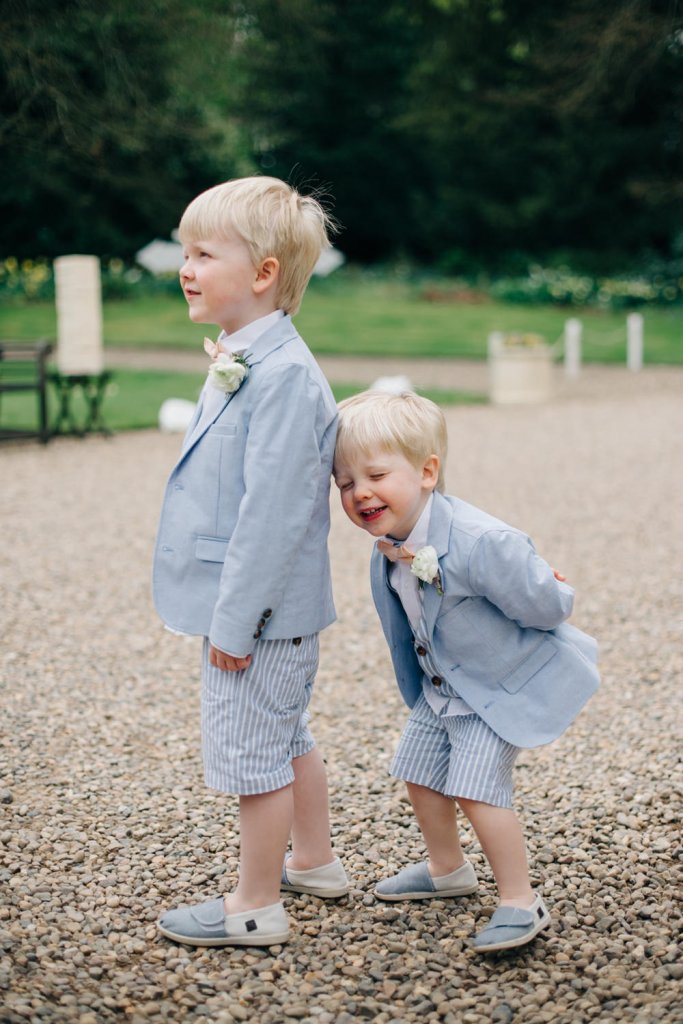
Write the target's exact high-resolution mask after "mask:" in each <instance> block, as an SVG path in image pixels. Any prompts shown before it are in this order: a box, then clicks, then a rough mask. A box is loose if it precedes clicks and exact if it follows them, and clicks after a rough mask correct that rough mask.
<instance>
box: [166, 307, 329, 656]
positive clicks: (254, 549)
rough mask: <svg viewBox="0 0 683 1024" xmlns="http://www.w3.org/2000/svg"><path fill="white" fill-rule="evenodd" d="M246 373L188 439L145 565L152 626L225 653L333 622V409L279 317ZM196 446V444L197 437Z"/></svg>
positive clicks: (323, 384) (255, 348)
mask: <svg viewBox="0 0 683 1024" xmlns="http://www.w3.org/2000/svg"><path fill="white" fill-rule="evenodd" d="M245 359H246V361H247V364H248V365H249V374H248V376H247V378H246V380H245V381H244V382H243V384H242V386H241V387H240V388H239V390H238V391H236V392H234V393H233V394H232V395H226V398H225V401H224V403H222V404H221V405H220V407H219V408H218V410H217V412H216V416H215V417H214V419H213V421H212V422H208V423H206V425H205V429H202V430H200V431H196V429H195V428H196V427H197V425H198V423H199V419H200V414H201V409H200V408H199V409H198V410H197V413H196V414H195V418H194V421H193V422H192V423H191V424H190V427H189V428H188V431H187V434H186V438H185V443H184V446H183V450H182V453H181V455H180V459H179V460H178V462H177V464H176V466H175V467H174V469H173V471H172V473H171V476H170V479H169V481H168V484H167V487H166V494H165V497H164V501H163V506H162V510H161V520H160V523H159V530H158V535H157V543H156V548H155V554H154V569H153V591H154V601H155V605H156V608H157V611H158V613H159V615H160V616H161V618H162V620H163V621H164V622H165V623H166V625H168V626H170V627H171V628H172V629H174V630H179V631H181V632H184V633H191V634H196V635H201V636H208V637H209V639H210V640H211V643H213V644H214V646H216V647H218V648H219V649H220V650H223V651H227V652H229V653H231V654H237V655H247V654H249V653H251V652H252V651H253V649H254V646H255V645H256V643H257V641H258V639H259V638H260V637H261V636H263V637H264V639H287V638H290V637H292V638H293V637H297V636H307V635H309V634H311V633H317V632H318V631H319V630H321V629H323V628H324V627H325V626H328V625H329V624H330V623H331V622H333V621H334V618H335V612H334V604H333V601H332V584H331V580H330V565H329V557H328V551H327V535H328V533H329V528H330V512H329V489H330V474H331V470H332V459H333V455H334V442H335V436H336V429H337V426H336V421H337V408H336V405H335V401H334V397H333V395H332V392H331V391H330V388H329V385H328V383H327V381H326V380H325V378H324V376H323V374H322V371H321V370H320V368H319V366H318V364H317V363H316V361H315V360H314V358H313V356H312V355H311V353H310V351H309V349H308V348H307V346H306V345H305V344H304V342H303V341H302V339H301V338H300V336H299V334H298V333H297V331H296V329H295V327H294V325H293V324H292V321H291V319H290V318H289V317H288V316H286V317H283V318H282V319H281V320H280V321H278V323H277V324H275V325H274V326H273V327H271V328H269V329H268V330H267V331H266V332H265V333H264V334H262V335H261V336H260V337H259V338H258V339H257V340H256V341H255V342H254V343H253V344H252V346H251V347H250V348H248V349H247V351H246V353H245ZM195 435H196V436H195Z"/></svg>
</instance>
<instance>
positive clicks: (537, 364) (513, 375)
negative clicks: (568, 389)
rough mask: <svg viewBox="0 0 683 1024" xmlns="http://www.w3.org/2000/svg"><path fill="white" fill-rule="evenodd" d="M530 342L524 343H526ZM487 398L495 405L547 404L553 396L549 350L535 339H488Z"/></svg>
mask: <svg viewBox="0 0 683 1024" xmlns="http://www.w3.org/2000/svg"><path fill="white" fill-rule="evenodd" d="M526 338H528V339H529V340H528V341H526V340H525V339H526ZM488 355H489V358H488V363H489V397H490V399H491V401H492V402H493V403H494V404H496V405H516V404H519V405H523V404H530V403H533V402H547V401H549V400H550V399H551V398H552V396H553V354H552V349H551V348H550V347H549V346H548V345H546V344H544V343H543V342H542V339H540V338H536V337H535V336H525V335H522V336H520V338H519V339H517V338H516V337H506V336H505V335H504V334H502V333H500V332H499V331H496V332H494V333H493V334H490V335H489V338H488Z"/></svg>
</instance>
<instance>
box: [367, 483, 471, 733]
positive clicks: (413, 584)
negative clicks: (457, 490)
mask: <svg viewBox="0 0 683 1024" xmlns="http://www.w3.org/2000/svg"><path fill="white" fill-rule="evenodd" d="M433 501H434V496H433V495H431V494H430V496H429V499H428V501H427V504H426V505H425V507H424V508H423V510H422V513H421V515H420V518H419V519H418V521H417V522H416V523H415V526H414V527H413V529H412V530H411V531H410V534H409V535H408V537H406V539H405V540H404V541H402V544H403V545H404V546H405V547H407V548H408V550H409V551H412V552H413V554H414V553H415V552H416V551H419V550H420V548H423V547H424V546H425V545H426V543H427V539H428V535H429V520H430V517H431V514H432V503H433ZM381 539H382V540H386V541H388V543H389V544H392V543H394V539H393V538H392V537H382V538H381ZM389 581H390V583H391V585H392V587H393V588H394V590H395V591H396V593H397V594H398V596H399V599H400V601H401V604H402V605H403V610H404V611H405V613H406V615H407V616H408V621H409V622H410V626H411V629H412V631H413V633H414V634H415V636H419V635H420V633H421V628H420V623H421V620H422V593H423V592H422V589H421V587H420V584H419V581H418V578H417V576H416V575H415V574H414V573H413V572H411V571H410V563H409V562H392V564H391V568H390V570H389ZM422 690H423V693H424V695H425V700H426V701H427V703H428V704H429V706H430V708H431V709H432V711H433V712H434V714H435V715H439V716H441V717H444V718H445V717H447V716H448V717H450V716H454V715H471V714H473V711H472V708H471V707H470V706H469V704H466V703H465V701H464V700H462V699H461V698H460V697H449V696H447V695H446V694H442V693H440V692H439V689H438V688H437V687H436V686H434V684H433V683H432V681H431V679H429V678H428V676H427V675H425V676H424V677H423V681H422Z"/></svg>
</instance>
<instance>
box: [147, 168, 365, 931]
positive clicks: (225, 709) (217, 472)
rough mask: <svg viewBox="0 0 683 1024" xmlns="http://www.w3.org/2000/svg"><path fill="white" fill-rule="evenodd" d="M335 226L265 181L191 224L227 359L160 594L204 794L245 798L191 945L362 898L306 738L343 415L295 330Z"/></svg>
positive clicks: (178, 494) (168, 523)
mask: <svg viewBox="0 0 683 1024" xmlns="http://www.w3.org/2000/svg"><path fill="white" fill-rule="evenodd" d="M328 226H329V219H328V217H327V215H326V214H325V211H324V210H323V209H322V207H321V206H320V204H319V203H318V202H317V201H316V200H315V199H314V198H312V197H310V196H301V195H299V193H297V192H296V191H295V190H294V189H292V188H290V186H289V185H287V184H285V182H282V181H279V180H278V179H276V178H267V177H263V178H259V177H255V178H244V179H238V180H236V181H230V182H225V183H224V184H222V185H217V186H216V187H215V188H213V189H209V190H208V191H207V192H204V193H202V194H201V195H200V196H198V197H197V198H196V199H194V200H193V202H192V203H190V205H189V206H188V208H187V210H186V211H185V213H184V214H183V217H182V220H181V223H180V232H179V233H180V239H181V241H182V243H183V248H184V252H185V263H184V264H183V267H182V269H181V271H180V282H181V285H182V289H183V293H184V295H185V298H186V299H187V302H188V306H189V315H190V319H191V320H192V321H194V322H195V323H216V324H218V326H219V327H220V328H221V333H220V335H219V338H218V342H217V343H215V344H214V343H213V342H209V341H208V340H207V343H206V347H207V350H208V351H209V352H210V354H211V355H212V357H213V359H214V361H213V363H212V365H211V366H210V368H209V376H208V378H207V382H206V384H205V386H204V389H203V391H202V395H201V397H200V401H199V404H198V408H197V411H196V414H195V417H194V420H193V422H192V423H191V424H190V426H189V428H188V431H187V434H186V436H185V440H184V443H183V449H182V452H181V455H180V458H179V460H178V462H177V464H176V466H175V468H174V469H173V471H172V473H171V476H170V479H169V482H168V485H167V489H166V494H165V497H164V503H163V507H162V513H161V521H160V524H159V531H158V537H157V545H156V551H155V561H154V597H155V602H156V607H157V610H158V612H159V614H160V616H161V618H162V619H163V621H164V622H165V623H166V625H167V626H168V627H169V628H171V629H172V630H174V631H176V632H180V633H186V634H193V635H199V636H202V637H204V654H203V663H202V697H201V713H202V721H201V724H202V752H203V758H204V775H205V781H206V784H207V785H208V786H210V787H211V788H213V789H217V790H220V791H222V792H226V793H235V794H238V796H239V808H240V869H239V879H238V882H237V885H236V887H235V888H234V890H233V891H232V892H230V893H228V894H227V895H225V894H224V895H220V896H218V897H216V898H213V899H211V900H208V901H205V902H203V903H200V904H196V905H192V906H184V907H180V908H177V909H174V910H171V911H168V912H167V913H166V914H164V915H163V916H162V917H161V919H160V921H159V929H160V931H161V932H162V934H164V935H166V936H167V937H169V938H171V939H175V940H177V941H179V942H185V943H188V944H190V945H196V946H222V945H240V946H245V945H257V946H268V945H274V944H277V943H280V942H284V941H285V940H286V939H287V937H288V935H289V925H288V920H287V915H286V913H285V910H284V908H283V905H282V903H281V900H280V889H281V888H284V889H285V890H290V891H296V892H307V893H313V894H315V895H318V896H321V897H337V896H341V895H343V894H344V893H346V892H347V891H348V888H349V887H348V882H347V879H346V874H345V872H344V868H343V866H342V865H341V862H340V861H339V859H338V858H336V857H335V856H334V854H333V851H332V847H331V844H330V828H329V812H328V797H327V776H326V771H325V766H324V763H323V760H322V757H321V755H320V753H319V751H318V749H317V748H316V746H315V743H314V740H313V737H312V735H311V733H310V731H309V728H308V721H309V717H310V716H309V712H308V705H309V702H310V699H311V693H312V688H313V682H314V678H315V674H316V670H317V665H318V633H319V632H320V630H321V629H324V628H325V627H326V626H328V625H329V624H330V623H331V622H332V621H333V620H334V605H333V601H332V589H331V581H330V567H329V558H328V552H327V536H328V532H329V486H330V473H331V467H332V457H333V451H334V438H335V431H336V418H337V414H336V407H335V404H334V398H333V396H332V393H331V391H330V388H329V386H328V384H327V381H326V380H325V378H324V377H323V374H322V372H321V371H320V368H319V367H318V365H317V363H316V362H315V360H314V359H313V356H312V355H311V353H310V351H309V349H308V348H307V347H306V345H305V344H304V342H303V340H302V339H301V337H300V336H299V334H298V333H297V331H296V329H295V327H294V325H293V323H292V321H291V315H293V314H294V313H296V312H297V310H298V308H299V303H300V301H301V297H302V295H303V292H304V290H305V288H306V285H307V283H308V280H309V278H310V275H311V273H312V271H313V267H314V265H315V263H316V261H317V259H318V257H319V255H320V252H321V250H322V249H323V248H325V247H326V246H327V245H328V244H329V243H328V241H327V234H326V229H327V227H328ZM290 834H291V838H292V853H291V856H290V857H289V858H288V859H287V861H286V864H285V867H284V873H283V862H284V861H285V851H286V849H287V844H288V839H289V837H290Z"/></svg>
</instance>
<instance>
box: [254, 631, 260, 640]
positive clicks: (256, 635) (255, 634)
mask: <svg viewBox="0 0 683 1024" xmlns="http://www.w3.org/2000/svg"><path fill="white" fill-rule="evenodd" d="M260 636H261V630H260V629H257V630H256V632H255V633H254V640H258V638H259V637H260Z"/></svg>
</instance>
